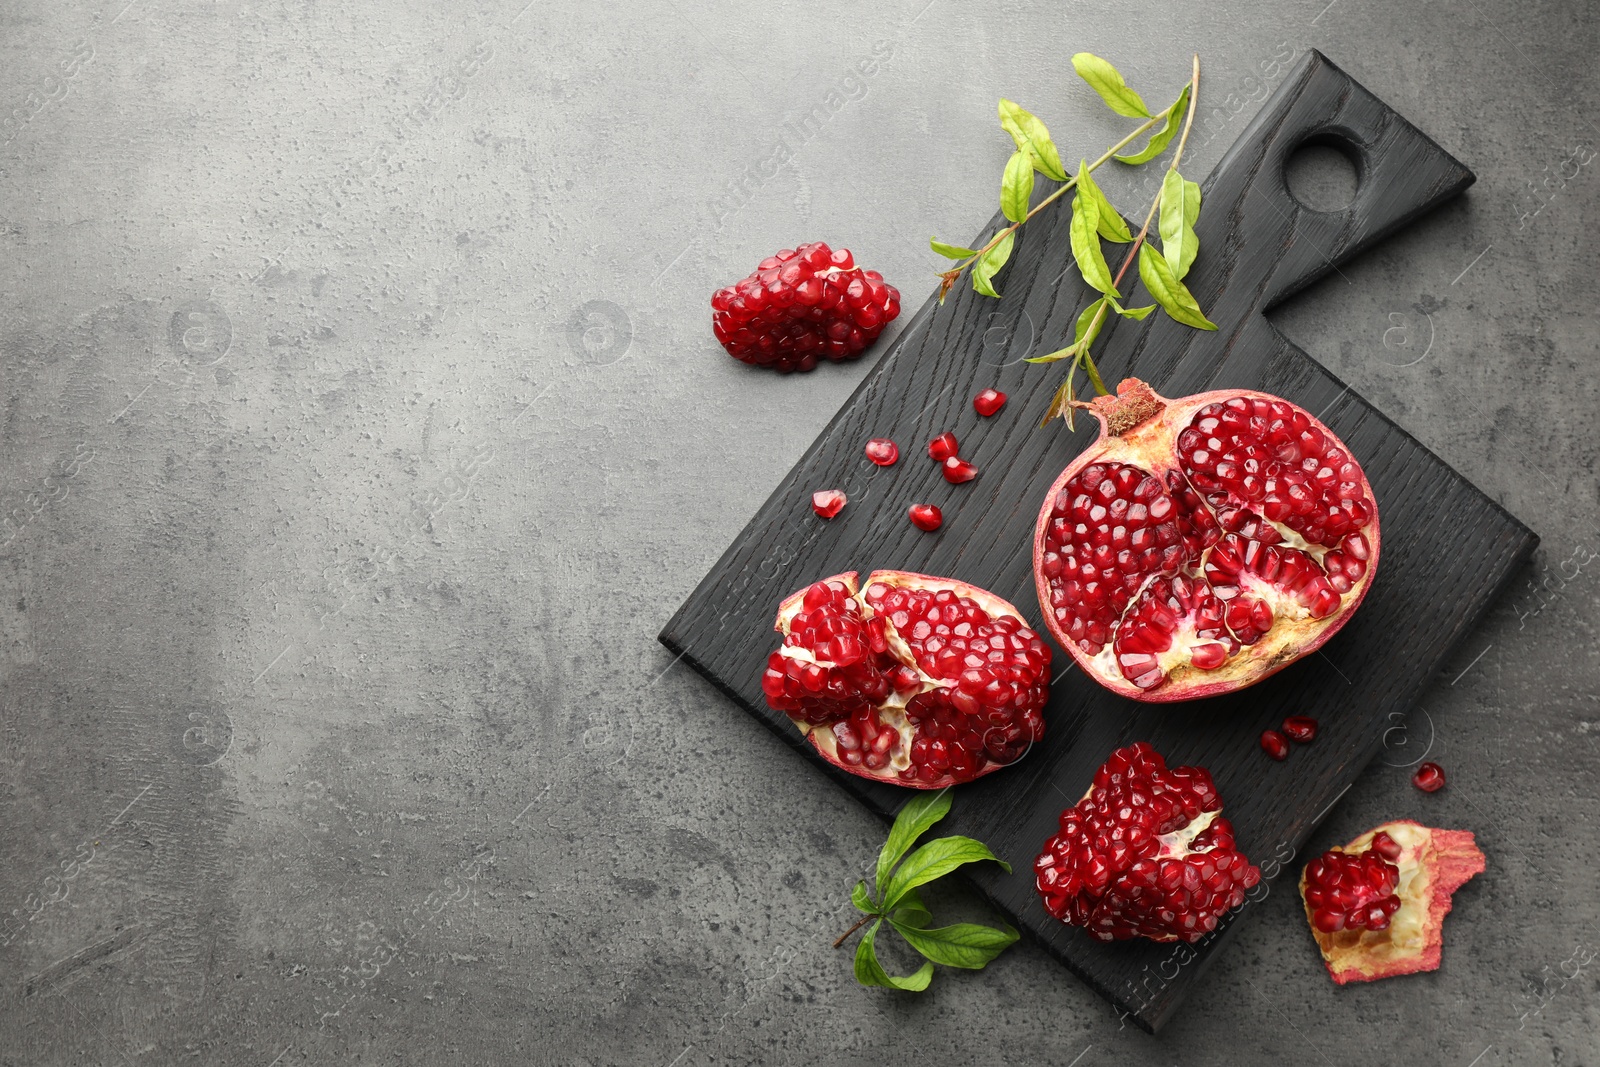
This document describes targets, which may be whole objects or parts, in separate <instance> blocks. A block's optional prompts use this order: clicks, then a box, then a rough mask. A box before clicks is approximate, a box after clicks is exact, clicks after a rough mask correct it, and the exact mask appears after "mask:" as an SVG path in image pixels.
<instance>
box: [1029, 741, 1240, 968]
mask: <svg viewBox="0 0 1600 1067" xmlns="http://www.w3.org/2000/svg"><path fill="white" fill-rule="evenodd" d="M1033 870H1034V876H1035V886H1036V887H1037V888H1038V890H1039V895H1040V896H1041V897H1042V898H1043V899H1044V906H1045V910H1046V911H1048V912H1049V913H1050V914H1051V915H1054V916H1055V917H1056V918H1057V919H1060V920H1061V921H1062V922H1064V923H1066V924H1068V925H1069V926H1082V927H1084V928H1085V929H1087V930H1088V931H1089V933H1090V934H1091V935H1093V936H1094V937H1096V938H1098V939H1099V940H1101V941H1123V940H1127V939H1128V938H1133V937H1144V938H1149V939H1150V940H1151V941H1198V940H1200V939H1201V938H1202V937H1204V936H1206V934H1209V933H1210V932H1211V931H1213V930H1215V929H1216V928H1217V922H1218V920H1220V919H1221V918H1222V917H1223V916H1224V915H1226V914H1227V913H1228V912H1229V911H1231V910H1232V909H1234V908H1237V907H1238V906H1239V905H1240V904H1242V903H1244V895H1245V891H1246V890H1248V889H1250V888H1251V887H1252V886H1254V885H1255V884H1256V883H1257V882H1259V881H1261V869H1260V868H1259V867H1256V866H1255V865H1254V864H1252V863H1251V862H1250V861H1249V860H1248V859H1246V858H1245V857H1244V853H1242V852H1240V851H1238V849H1236V848H1235V847H1234V841H1233V824H1232V823H1230V822H1229V821H1228V820H1227V819H1225V818H1223V817H1222V798H1221V797H1219V796H1218V795H1217V787H1216V786H1215V785H1214V784H1213V783H1212V781H1211V772H1210V771H1207V770H1206V769H1205V768H1203V767H1168V766H1167V761H1166V760H1164V759H1163V758H1162V757H1161V754H1160V753H1159V752H1157V751H1156V750H1155V749H1153V748H1151V747H1150V745H1149V743H1148V742H1145V741H1139V742H1137V743H1135V744H1132V745H1129V746H1128V747H1127V748H1119V749H1117V750H1116V751H1115V752H1113V753H1111V756H1110V758H1108V759H1107V760H1106V762H1105V763H1104V764H1103V765H1102V766H1101V767H1100V769H1099V770H1098V771H1096V772H1095V775H1094V784H1093V785H1091V786H1090V787H1089V791H1088V792H1087V793H1085V794H1084V796H1083V799H1082V800H1080V801H1078V803H1077V804H1076V805H1075V806H1074V807H1070V808H1068V809H1067V810H1066V811H1064V812H1062V813H1061V830H1060V832H1059V833H1057V834H1056V835H1055V836H1054V837H1052V838H1051V839H1050V840H1048V841H1046V842H1045V844H1044V850H1043V851H1042V852H1040V854H1039V858H1038V859H1036V860H1034V862H1033Z"/></svg>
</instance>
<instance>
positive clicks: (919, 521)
mask: <svg viewBox="0 0 1600 1067" xmlns="http://www.w3.org/2000/svg"><path fill="white" fill-rule="evenodd" d="M911 525H913V526H915V527H916V528H917V529H919V530H928V531H933V530H937V529H938V528H939V527H941V526H943V525H944V512H942V511H940V510H939V508H938V506H937V505H935V504H912V505H911Z"/></svg>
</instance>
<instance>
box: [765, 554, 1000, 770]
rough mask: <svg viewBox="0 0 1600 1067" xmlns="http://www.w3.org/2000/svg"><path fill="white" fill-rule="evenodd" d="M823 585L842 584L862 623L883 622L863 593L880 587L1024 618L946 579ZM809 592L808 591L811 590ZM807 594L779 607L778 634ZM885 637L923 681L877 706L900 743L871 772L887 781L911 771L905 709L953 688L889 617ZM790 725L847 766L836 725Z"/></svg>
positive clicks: (787, 651) (880, 577) (784, 651)
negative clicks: (951, 597) (951, 598)
mask: <svg viewBox="0 0 1600 1067" xmlns="http://www.w3.org/2000/svg"><path fill="white" fill-rule="evenodd" d="M822 581H823V582H842V583H843V584H844V586H845V588H846V590H848V591H849V594H850V598H851V599H852V600H854V601H855V602H856V604H857V605H858V606H859V608H860V611H861V621H862V622H867V621H869V620H871V619H874V618H878V617H879V615H878V612H877V611H876V609H874V608H873V606H872V605H871V604H870V603H869V602H868V601H867V597H866V594H865V592H864V591H863V590H864V589H871V588H872V586H873V585H874V584H881V585H885V586H889V587H890V588H894V587H897V586H898V587H901V588H905V589H924V590H927V591H928V592H931V593H937V592H939V591H940V590H946V589H947V590H949V591H950V592H952V593H954V594H955V595H956V596H958V597H967V598H968V599H970V600H972V601H974V602H975V603H976V604H977V605H978V606H979V607H980V608H982V609H983V611H984V613H985V614H987V615H988V616H989V617H990V618H991V619H997V618H999V617H1001V616H1002V615H1012V616H1016V617H1017V618H1018V619H1021V618H1022V616H1021V613H1019V612H1018V611H1017V609H1016V608H1015V607H1013V606H1012V605H1011V604H1010V603H1008V602H1006V601H1004V600H1001V599H1000V598H999V597H997V596H995V595H994V594H993V593H990V592H989V591H988V590H986V589H980V588H978V587H977V586H974V585H968V584H967V583H965V582H958V581H954V580H952V579H948V578H935V577H931V576H928V575H924V574H911V573H908V572H903V571H873V572H872V573H871V574H869V575H868V576H867V584H866V585H865V586H864V587H863V586H862V585H861V584H860V581H859V579H858V577H857V575H856V573H855V572H854V571H850V572H847V573H845V574H836V575H834V576H833V577H831V578H824V579H822ZM809 588H810V587H809V586H808V587H807V589H809ZM805 595H806V589H801V590H799V591H798V592H795V593H794V594H792V595H790V596H789V597H787V598H785V600H784V601H783V603H782V604H780V605H779V606H778V619H777V623H776V625H775V626H774V629H776V630H777V631H778V633H780V634H781V635H783V636H784V637H788V636H789V625H790V623H791V622H792V621H793V620H794V617H795V616H796V615H798V614H799V613H800V612H801V611H802V610H804V601H805ZM1024 621H1025V620H1024ZM883 633H884V638H885V640H886V641H887V643H888V646H889V655H890V656H891V657H893V658H894V659H895V660H896V661H897V662H898V663H900V664H903V665H904V666H907V667H909V668H911V670H912V671H914V672H915V673H916V676H917V679H918V682H919V684H918V686H917V688H915V689H907V690H906V691H904V692H899V691H896V690H895V689H894V688H893V687H890V690H889V696H888V698H887V699H886V700H885V701H884V702H883V703H881V704H878V705H875V706H876V708H877V711H878V718H879V720H881V721H882V723H883V724H884V725H885V726H888V727H890V728H891V729H893V730H894V732H895V735H896V740H895V742H894V743H893V745H892V746H891V747H890V749H889V752H888V757H889V761H888V763H887V764H886V765H885V766H884V767H883V768H882V773H879V772H873V773H872V775H871V777H875V778H884V779H886V780H888V779H892V778H893V777H895V776H897V775H899V773H900V772H901V771H904V770H905V769H906V768H908V767H910V766H911V743H912V741H914V740H915V739H916V728H915V727H914V726H912V724H911V720H910V718H909V717H908V716H907V715H906V710H905V709H906V705H907V704H909V703H911V701H912V700H914V699H915V698H917V697H919V696H921V695H922V694H923V693H928V692H932V691H933V690H935V689H952V688H954V685H953V684H948V683H946V682H944V681H943V680H941V679H939V678H935V677H934V676H932V675H930V674H928V673H927V672H926V671H924V670H923V669H922V665H921V664H920V663H918V662H917V657H916V654H915V653H914V652H912V650H911V646H910V645H909V644H908V643H907V642H906V640H905V638H903V637H901V636H900V634H899V632H898V631H897V630H896V629H895V625H894V623H893V622H892V621H891V620H890V619H889V617H888V616H887V615H885V616H883ZM777 651H778V654H779V655H781V656H783V657H784V658H785V659H792V660H796V661H798V662H801V663H815V664H817V665H818V666H820V667H824V668H831V667H836V666H838V665H837V664H835V663H830V662H828V661H827V660H819V659H817V658H816V656H814V655H813V654H812V653H811V650H810V649H807V648H802V647H799V646H795V645H788V644H781V645H779V647H778V650H777ZM790 721H791V722H793V723H794V724H795V725H796V726H797V727H799V728H800V733H801V734H803V735H805V736H806V737H807V738H808V739H809V740H810V741H811V743H812V744H813V745H815V746H816V747H817V751H819V752H820V753H822V755H823V756H824V757H825V758H826V759H827V760H828V761H829V762H832V763H842V762H843V760H842V759H841V758H840V756H839V741H838V738H837V737H835V736H834V733H833V724H829V723H809V722H805V721H804V720H800V719H794V718H792V717H791V719H790Z"/></svg>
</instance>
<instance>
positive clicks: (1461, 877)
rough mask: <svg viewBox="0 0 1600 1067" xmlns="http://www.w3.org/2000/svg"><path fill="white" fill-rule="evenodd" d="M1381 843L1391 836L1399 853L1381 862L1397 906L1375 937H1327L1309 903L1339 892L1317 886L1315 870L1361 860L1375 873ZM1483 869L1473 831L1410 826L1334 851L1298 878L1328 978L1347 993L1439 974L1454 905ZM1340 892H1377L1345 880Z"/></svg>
mask: <svg viewBox="0 0 1600 1067" xmlns="http://www.w3.org/2000/svg"><path fill="white" fill-rule="evenodd" d="M1380 835H1387V837H1388V838H1389V839H1390V840H1391V841H1392V842H1393V843H1394V844H1395V845H1398V846H1399V853H1398V855H1393V850H1392V848H1391V849H1390V850H1389V851H1390V856H1391V857H1392V858H1385V859H1384V863H1385V864H1386V866H1387V868H1388V871H1386V872H1383V874H1381V875H1380V877H1384V878H1386V879H1392V881H1388V882H1386V883H1385V884H1388V885H1390V889H1389V890H1388V892H1389V893H1390V894H1392V898H1398V902H1399V903H1398V906H1396V907H1393V909H1392V911H1391V914H1390V916H1389V918H1388V920H1387V924H1386V925H1383V926H1380V927H1378V928H1376V929H1373V928H1362V927H1356V928H1344V929H1338V930H1324V929H1322V928H1321V927H1319V925H1318V922H1317V916H1316V913H1317V911H1318V910H1319V909H1318V908H1317V907H1315V906H1314V905H1313V903H1312V901H1313V900H1315V899H1319V898H1318V890H1319V889H1321V890H1322V899H1323V900H1324V901H1326V898H1327V897H1328V895H1329V894H1331V893H1332V892H1336V891H1337V889H1336V888H1335V887H1334V883H1332V882H1331V881H1330V880H1329V879H1327V878H1326V877H1323V878H1321V879H1319V878H1318V877H1317V876H1318V874H1319V871H1317V870H1313V868H1314V867H1316V866H1317V865H1318V864H1319V863H1321V862H1323V861H1324V860H1329V859H1332V860H1333V861H1335V862H1337V863H1339V864H1340V865H1341V867H1342V868H1343V869H1350V868H1351V866H1352V864H1353V862H1354V860H1356V859H1359V860H1363V861H1366V862H1367V863H1368V865H1369V866H1371V867H1377V866H1378V865H1377V864H1376V863H1372V862H1371V861H1372V859H1374V858H1376V857H1379V856H1382V851H1381V849H1380V848H1379V845H1381V844H1382V842H1383V838H1382V837H1380ZM1485 867H1486V863H1485V860H1484V855H1483V853H1482V852H1481V851H1479V849H1478V846H1477V842H1476V840H1475V839H1474V837H1473V835H1472V832H1471V831H1470V830H1435V829H1431V828H1429V827H1426V826H1423V825H1422V824H1421V823H1417V822H1412V821H1410V820H1399V821H1396V822H1390V823H1385V824H1384V825H1382V826H1379V827H1375V828H1374V829H1372V830H1369V831H1367V832H1366V833H1364V834H1362V835H1361V836H1360V837H1358V838H1356V839H1355V840H1354V841H1351V842H1350V843H1349V844H1348V845H1345V846H1344V847H1343V848H1338V849H1330V850H1329V851H1328V852H1326V853H1324V854H1323V856H1322V857H1319V858H1318V859H1316V860H1312V861H1311V863H1309V864H1307V865H1306V869H1305V870H1304V871H1302V872H1301V875H1300V896H1301V900H1302V901H1303V902H1304V903H1305V907H1306V918H1307V920H1308V921H1309V922H1310V923H1311V936H1312V937H1314V938H1315V939H1316V941H1317V947H1318V948H1319V949H1320V950H1321V952H1322V959H1323V963H1324V964H1325V965H1326V966H1327V968H1328V974H1329V975H1330V976H1331V977H1332V978H1333V980H1334V981H1335V982H1337V983H1338V984H1339V985H1347V984H1349V983H1350V982H1372V981H1376V980H1377V979H1380V978H1392V977H1394V976H1396V975H1401V974H1416V973H1418V972H1421V971H1436V970H1438V969H1439V960H1440V956H1441V953H1442V948H1443V944H1444V918H1445V916H1446V915H1448V914H1449V913H1450V909H1451V906H1452V899H1451V898H1452V896H1453V895H1454V893H1455V891H1456V890H1457V889H1459V888H1461V886H1462V885H1464V884H1465V883H1466V882H1467V881H1468V880H1469V879H1471V878H1472V877H1473V876H1474V875H1477V874H1482V873H1483V871H1484V869H1485ZM1388 872H1393V873H1392V874H1389V873H1388ZM1339 884H1340V885H1342V886H1343V888H1344V890H1345V892H1347V893H1356V894H1360V893H1363V892H1365V893H1366V894H1367V895H1368V896H1372V895H1375V893H1376V890H1375V889H1374V888H1373V886H1372V884H1371V883H1369V882H1364V881H1362V879H1361V878H1360V877H1354V878H1345V879H1344V880H1343V881H1342V882H1341V883H1339ZM1378 888H1380V889H1381V888H1382V887H1381V886H1379V887H1378ZM1347 899H1348V898H1347ZM1384 899H1390V898H1387V897H1379V898H1378V899H1377V901H1376V903H1379V904H1381V903H1382V901H1383V900H1384ZM1360 903H1366V901H1365V900H1362V901H1361V902H1360ZM1359 906H1360V904H1358V908H1359ZM1323 925H1331V924H1330V923H1327V922H1324V924H1323Z"/></svg>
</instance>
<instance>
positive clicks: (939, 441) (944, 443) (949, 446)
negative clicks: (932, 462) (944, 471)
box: [928, 430, 961, 463]
mask: <svg viewBox="0 0 1600 1067" xmlns="http://www.w3.org/2000/svg"><path fill="white" fill-rule="evenodd" d="M960 447H961V445H960V443H959V442H957V441H956V435H955V434H953V433H951V432H950V431H949V430H946V431H945V432H944V433H942V434H940V435H939V436H938V437H935V438H934V439H933V440H931V441H929V442H928V456H929V457H930V458H932V459H936V460H938V461H939V462H940V463H943V462H944V461H945V460H947V459H949V458H950V457H951V456H953V455H955V454H956V450H957V449H958V448H960Z"/></svg>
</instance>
